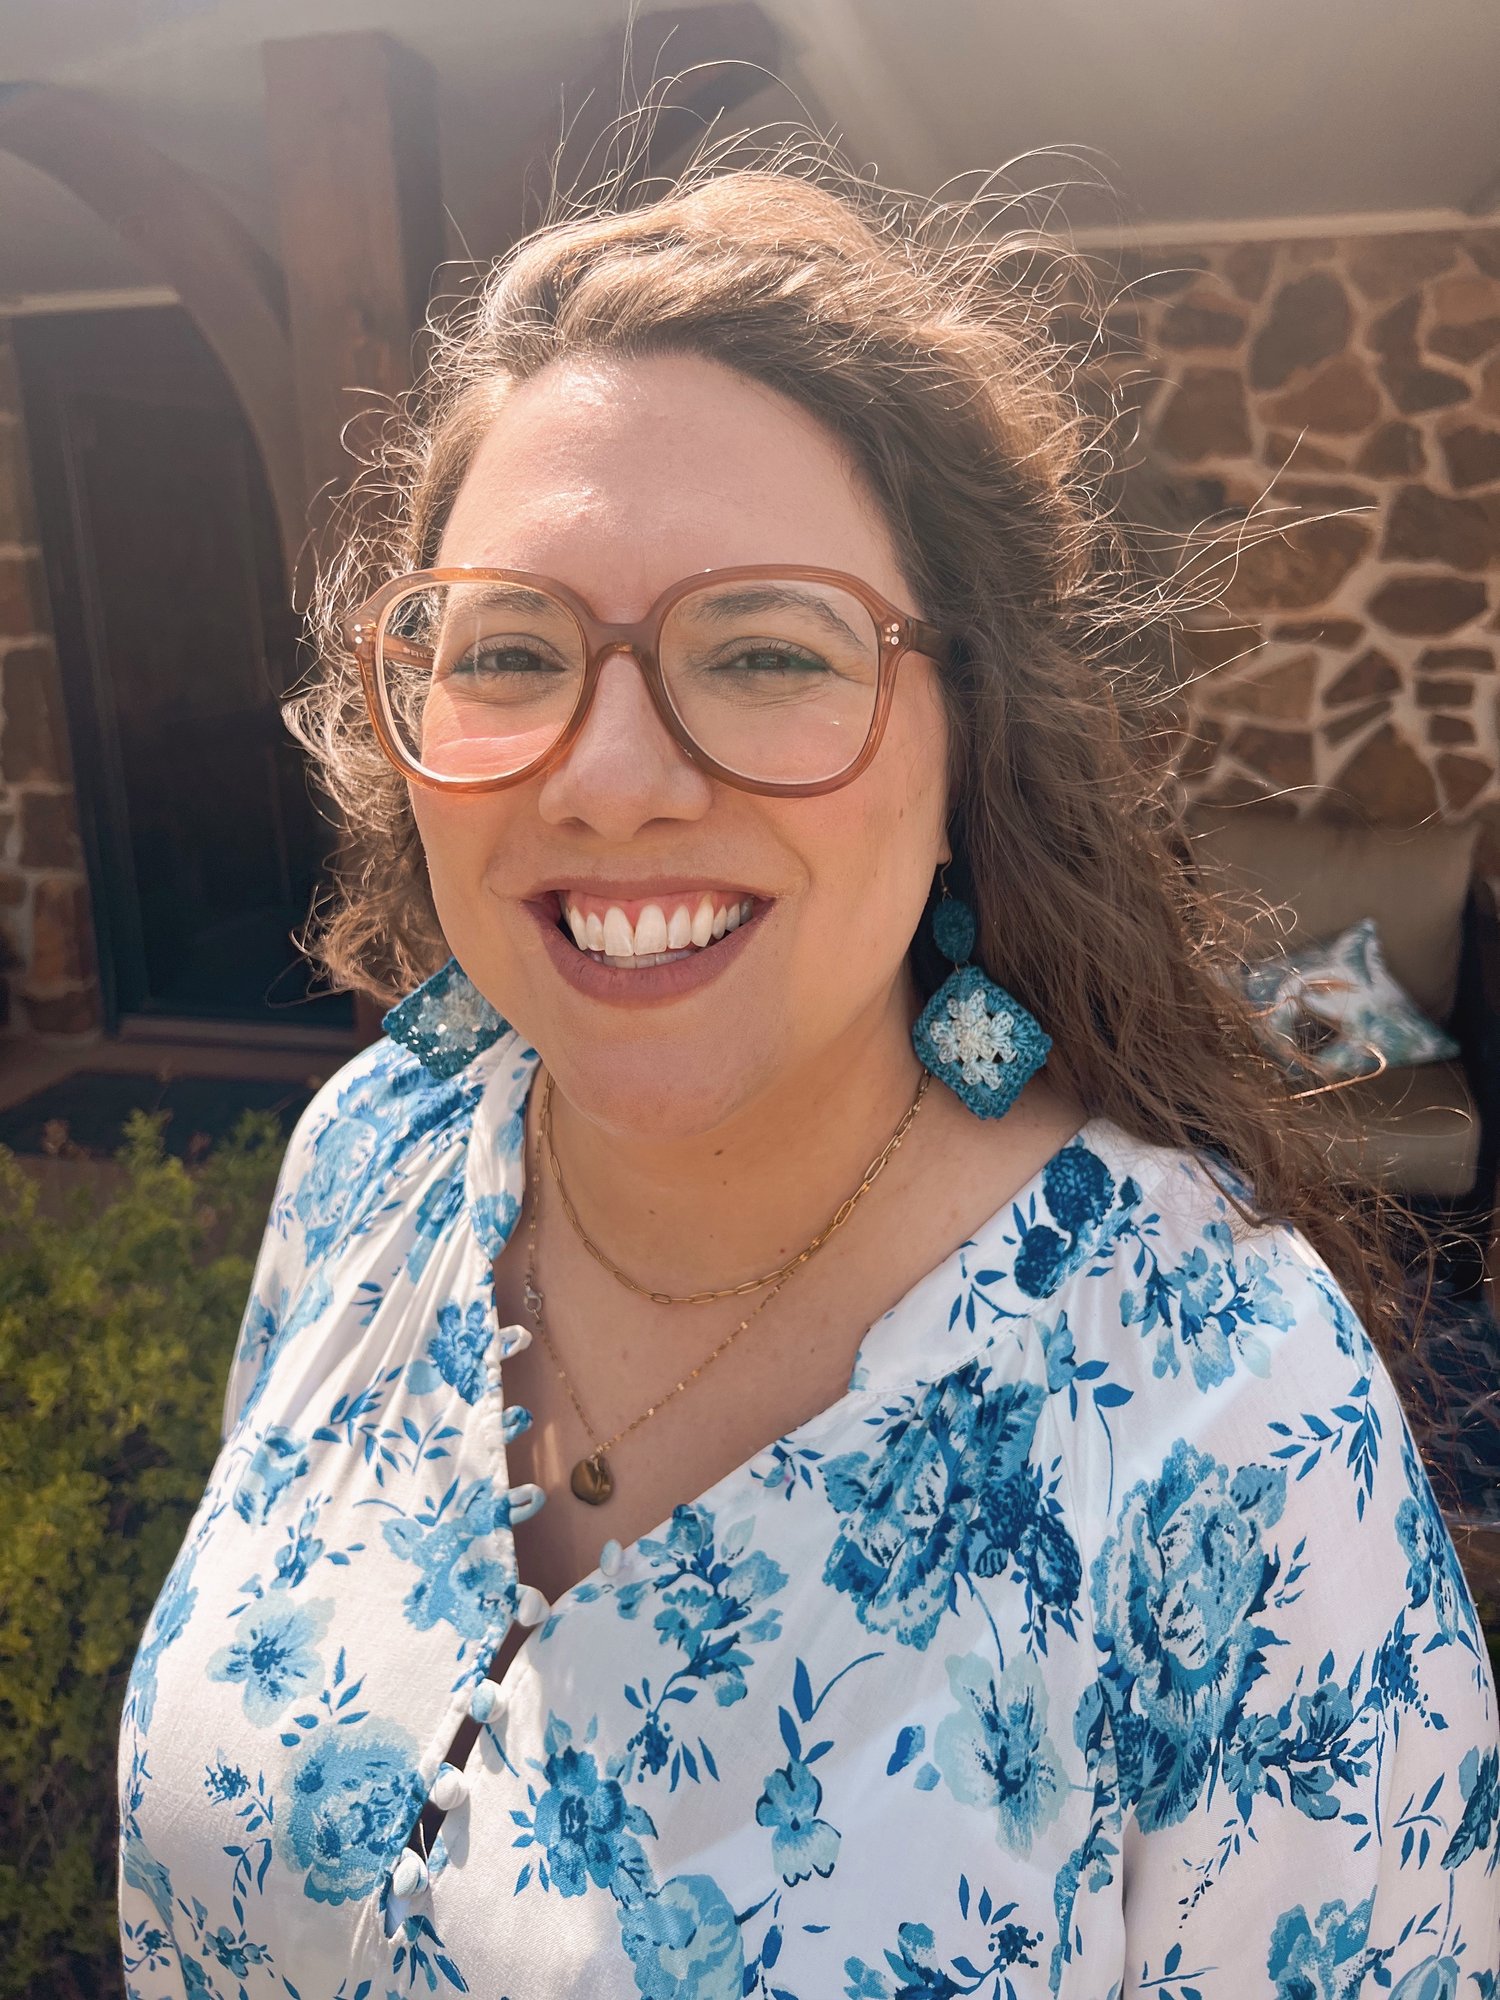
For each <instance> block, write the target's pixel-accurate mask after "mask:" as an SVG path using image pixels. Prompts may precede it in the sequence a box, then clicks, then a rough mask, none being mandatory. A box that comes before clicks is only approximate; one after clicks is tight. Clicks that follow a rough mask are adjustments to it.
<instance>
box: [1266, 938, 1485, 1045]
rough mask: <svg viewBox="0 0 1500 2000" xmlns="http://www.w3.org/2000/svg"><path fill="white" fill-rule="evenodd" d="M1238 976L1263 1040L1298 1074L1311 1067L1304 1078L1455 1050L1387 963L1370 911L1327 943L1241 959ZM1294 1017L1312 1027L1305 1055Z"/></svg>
mask: <svg viewBox="0 0 1500 2000" xmlns="http://www.w3.org/2000/svg"><path fill="white" fill-rule="evenodd" d="M1243 980H1244V988H1245V994H1246V997H1247V998H1248V999H1249V1001H1250V1003H1251V1005H1252V1006H1253V1007H1254V1008H1255V1010H1256V1012H1257V1014H1258V1015H1259V1016H1260V1021H1259V1032H1260V1035H1261V1038H1262V1040H1263V1041H1264V1043H1265V1045H1266V1048H1267V1049H1268V1051H1269V1052H1270V1054H1271V1055H1273V1056H1275V1058H1276V1059H1277V1061H1278V1062H1281V1063H1284V1064H1285V1065H1286V1066H1287V1067H1288V1068H1289V1069H1292V1070H1294V1071H1296V1072H1297V1073H1298V1074H1299V1075H1300V1074H1301V1073H1302V1072H1303V1071H1304V1070H1305V1069H1310V1070H1311V1071H1312V1072H1314V1074H1313V1075H1312V1076H1311V1077H1310V1079H1309V1080H1310V1081H1314V1082H1316V1081H1317V1080H1319V1078H1324V1079H1326V1078H1329V1077H1354V1076H1363V1075H1364V1073H1365V1072H1366V1071H1367V1070H1369V1069H1371V1068H1373V1067H1374V1066H1375V1059H1376V1057H1377V1056H1384V1058H1385V1060H1386V1062H1387V1063H1388V1064H1389V1065H1390V1067H1391V1068H1392V1069H1399V1068H1402V1067H1405V1066H1407V1065H1411V1064H1415V1063H1429V1062H1442V1061H1444V1060H1446V1059H1448V1058H1450V1057H1453V1056H1456V1055H1457V1054H1458V1053H1459V1048H1458V1044H1457V1042H1455V1041H1454V1039H1453V1037H1452V1036H1451V1035H1449V1034H1445V1033H1444V1031H1443V1030H1442V1029H1441V1028H1439V1027H1437V1026H1436V1025H1435V1023H1433V1022H1432V1021H1429V1020H1428V1018H1427V1016H1426V1015H1425V1014H1424V1013H1423V1012H1422V1010H1421V1008H1420V1007H1418V1006H1417V1005H1416V1003H1415V1002H1414V1001H1413V1000H1412V999H1411V998H1410V996H1409V995H1408V994H1406V993H1404V992H1403V991H1402V990H1401V988H1400V987H1399V986H1398V985H1397V984H1396V982H1395V980H1394V979H1392V977H1391V975H1390V973H1389V972H1388V971H1387V970H1386V965H1385V960H1384V958H1383V957H1382V955H1381V949H1380V936H1379V932H1378V930H1377V928H1376V925H1375V922H1374V920H1373V919H1372V918H1370V917H1366V918H1365V919H1364V920H1363V922H1361V923H1357V924H1351V925H1350V927H1349V929H1348V930H1346V931H1344V932H1342V933H1341V935H1340V936H1338V937H1336V938H1331V939H1329V940H1328V942H1327V943H1324V944H1308V945H1303V946H1301V948H1300V949H1299V950H1297V951H1293V952H1289V953H1287V955H1286V956H1285V957H1284V958H1283V957H1276V958H1270V959H1262V960H1261V961H1259V963H1257V964H1255V965H1250V966H1246V967H1245V968H1244V972H1243ZM1306 1016H1311V1017H1312V1020H1311V1022H1310V1023H1309V1022H1306V1020H1305V1017H1306ZM1299 1023H1300V1024H1302V1025H1303V1026H1312V1027H1314V1028H1316V1029H1317V1030H1318V1039H1317V1040H1316V1041H1315V1042H1310V1043H1309V1044H1308V1045H1307V1050H1306V1053H1305V1055H1304V1053H1303V1049H1302V1046H1301V1039H1300V1036H1299V1032H1298V1030H1299Z"/></svg>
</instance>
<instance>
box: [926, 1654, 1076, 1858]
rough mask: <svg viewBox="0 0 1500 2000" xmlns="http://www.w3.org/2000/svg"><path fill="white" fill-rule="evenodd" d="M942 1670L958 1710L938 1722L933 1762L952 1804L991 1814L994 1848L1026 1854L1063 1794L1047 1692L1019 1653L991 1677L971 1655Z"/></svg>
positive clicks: (1059, 1805)
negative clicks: (1049, 1729)
mask: <svg viewBox="0 0 1500 2000" xmlns="http://www.w3.org/2000/svg"><path fill="white" fill-rule="evenodd" d="M947 1667H948V1685H949V1687H950V1688H951V1689H952V1690H953V1694H954V1697H955V1699H956V1700H957V1702H958V1709H957V1711H956V1713H954V1714H952V1715H947V1716H944V1718H943V1720H942V1721H941V1722H940V1723H939V1724H938V1727H937V1734H936V1735H935V1737H934V1738H933V1745H932V1755H933V1761H934V1763H935V1764H936V1765H937V1767H938V1769H939V1771H941V1773H942V1774H943V1777H944V1778H945V1779H946V1781H947V1784H948V1789H949V1790H950V1791H951V1792H952V1794H953V1796H954V1797H955V1798H956V1799H959V1800H961V1801H962V1803H963V1804H964V1805H968V1806H978V1807H979V1808H980V1810H981V1811H982V1812H986V1813H992V1814H993V1815H994V1816H995V1838H996V1840H997V1841H999V1843H1000V1844H1001V1846H1003V1847H1008V1848H1010V1849H1011V1850H1012V1852H1014V1853H1017V1854H1029V1853H1030V1852H1031V1843H1032V1841H1033V1840H1034V1838H1035V1837H1036V1835H1037V1834H1038V1833H1040V1832H1041V1830H1042V1829H1043V1828H1044V1827H1048V1826H1050V1825H1051V1824H1052V1822H1053V1820H1055V1819H1056V1818H1057V1815H1058V1813H1059V1812H1060V1811H1061V1810H1062V1805H1063V1800H1064V1797H1065V1796H1066V1794H1067V1789H1068V1786H1067V1780H1066V1779H1065V1778H1064V1776H1063V1770H1062V1766H1061V1764H1060V1763H1059V1762H1058V1759H1057V1752H1056V1750H1055V1749H1054V1747H1053V1744H1052V1739H1051V1738H1050V1737H1049V1735H1048V1734H1047V1691H1046V1689H1045V1688H1044V1687H1043V1685H1042V1682H1041V1680H1040V1678H1039V1676H1038V1673H1037V1669H1036V1666H1035V1664H1034V1663H1033V1662H1032V1661H1031V1660H1029V1659H1027V1658H1026V1657H1025V1656H1024V1655H1023V1656H1022V1657H1021V1658H1019V1659H1017V1660H1015V1661H1014V1662H1013V1663H1012V1664H1011V1665H1010V1666H1009V1667H1007V1668H1006V1669H1005V1670H1004V1671H1003V1672H1002V1673H1001V1675H1000V1677H999V1679H998V1680H997V1679H996V1678H995V1675H994V1673H993V1671H992V1669H991V1668H990V1667H989V1666H988V1665H987V1664H986V1663H985V1661H983V1660H982V1659H980V1658H979V1656H978V1654H976V1653H965V1654H963V1655H961V1656H959V1657H956V1658H953V1659H950V1660H949V1661H948V1662H947Z"/></svg>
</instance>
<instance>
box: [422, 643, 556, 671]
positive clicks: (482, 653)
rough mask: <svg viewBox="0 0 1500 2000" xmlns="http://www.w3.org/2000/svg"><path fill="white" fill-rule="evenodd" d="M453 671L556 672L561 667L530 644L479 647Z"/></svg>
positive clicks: (452, 669)
mask: <svg viewBox="0 0 1500 2000" xmlns="http://www.w3.org/2000/svg"><path fill="white" fill-rule="evenodd" d="M448 671H449V673H450V674H472V675H480V674H505V675H509V676H512V677H514V676H517V675H522V674H527V675H536V674H556V673H560V672H561V671H562V669H561V668H560V667H559V666H558V664H557V662H556V661H555V660H552V659H549V658H548V657H547V655H546V654H545V653H539V652H537V651H536V650H535V649H534V648H533V647H530V646H476V647H474V648H473V649H472V650H471V651H470V652H467V653H464V654H462V655H461V656H460V657H459V658H458V659H456V660H455V661H454V662H453V665H452V666H451V667H450V668H449V669H448Z"/></svg>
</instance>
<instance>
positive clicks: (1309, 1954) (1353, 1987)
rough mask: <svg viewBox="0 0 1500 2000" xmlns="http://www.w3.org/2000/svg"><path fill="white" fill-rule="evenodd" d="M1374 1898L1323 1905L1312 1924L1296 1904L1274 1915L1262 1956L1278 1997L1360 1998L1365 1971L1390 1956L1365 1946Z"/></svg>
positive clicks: (1294, 1999) (1303, 1999) (1296, 1999)
mask: <svg viewBox="0 0 1500 2000" xmlns="http://www.w3.org/2000/svg"><path fill="white" fill-rule="evenodd" d="M1374 1901H1375V1899H1374V1897H1373V1896H1366V1898H1365V1900H1364V1901H1363V1902H1362V1903H1356V1904H1355V1906H1354V1908H1353V1909H1352V1910H1351V1909H1348V1908H1346V1907H1345V1905H1344V1904H1343V1902H1341V1901H1338V1902H1332V1903H1325V1904H1324V1905H1323V1907H1322V1908H1321V1909H1320V1910H1319V1911H1318V1915H1317V1921H1316V1922H1313V1921H1311V1920H1310V1919H1309V1918H1308V1914H1307V1911H1306V1910H1305V1909H1304V1908H1303V1907H1302V1905H1301V1904H1300V1903H1299V1904H1298V1905H1297V1906H1296V1908H1295V1909H1291V1910H1287V1911H1285V1912H1284V1913H1283V1914H1282V1915H1281V1916H1279V1917H1278V1918H1277V1919H1276V1928H1275V1929H1274V1930H1273V1931H1272V1933H1271V1948H1270V1951H1269V1952H1268V1954H1267V1956H1266V1971H1267V1972H1268V1973H1270V1975H1271V1978H1272V1979H1273V1980H1274V1982H1275V1996H1276V2000H1358V1995H1359V1994H1360V1993H1361V1992H1362V1991H1363V1990H1364V1984H1365V1975H1366V1973H1368V1972H1369V1971H1370V1970H1371V1968H1372V1967H1374V1966H1377V1965H1379V1964H1381V1963H1382V1962H1383V1961H1384V1960H1385V1959H1387V1958H1389V1957H1390V1953H1389V1952H1388V1951H1373V1950H1367V1949H1366V1940H1367V1939H1368V1937H1369V1935H1370V1912H1371V1910H1372V1909H1373V1907H1374Z"/></svg>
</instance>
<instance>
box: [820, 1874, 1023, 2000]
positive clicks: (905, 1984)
mask: <svg viewBox="0 0 1500 2000" xmlns="http://www.w3.org/2000/svg"><path fill="white" fill-rule="evenodd" d="M967 1896H968V1885H967V1880H965V1881H964V1883H963V1886H962V1887H961V1889H960V1897H961V1899H962V1903H963V1906H964V1907H965V1909H966V1908H967ZM983 1907H984V1909H985V1910H987V1911H989V1908H990V1905H989V1897H988V1895H986V1896H985V1898H984V1903H983ZM1014 1908H1015V1904H1014V1903H1009V1904H1007V1905H1006V1906H1005V1913H1008V1912H1009V1911H1010V1910H1013V1909H1014ZM1002 1914H1003V1913H1002V1912H1001V1911H999V1910H995V1911H991V1912H990V1916H989V1918H988V1919H987V1921H989V1923H990V1930H989V1942H988V1950H989V1961H990V1962H989V1964H988V1965H985V1966H976V1965H975V1964H974V1963H973V1961H972V1959H969V1958H967V1957H963V1958H959V1959H957V1960H956V1961H955V1962H954V1963H953V1964H952V1965H951V1966H945V1965H944V1964H943V1962H942V1960H941V1959H940V1958H939V1956H938V1953H937V1940H936V1938H935V1937H934V1935H933V1930H932V1926H931V1924H921V1923H904V1924H898V1925H897V1926H896V1947H895V1949H894V1951H887V1952H886V1954H885V1962H886V1964H887V1965H888V1966H889V1967H890V1969H891V1972H892V1973H893V1974H894V1975H895V1978H896V1981H897V1983H896V1985H895V1986H894V1987H892V1986H891V1985H890V1983H889V1981H888V1980H887V1979H886V1977H885V1976H884V1975H883V1974H882V1973H880V1972H877V1971H876V1969H875V1967H874V1966H872V1965H866V1963H865V1962H864V1960H863V1959H862V1958H846V1959H845V1960H844V1972H845V1974H846V1976H847V1978H848V1981H849V1983H848V1985H847V1986H846V1987H845V1988H844V1992H845V1993H846V1994H847V1995H848V1996H849V2000H959V1996H960V1995H961V1994H971V1993H978V1992H979V1991H980V1990H981V1988H985V1990H987V1991H988V1992H992V1993H995V1994H997V1995H998V1994H1014V1992H1015V1987H1014V1985H1013V1984H1012V1983H1011V1982H1010V1981H1009V1980H1007V1981H1006V1982H1005V1984H1004V1985H1003V1986H1002V1985H1001V1984H1000V1983H999V1978H998V1975H1000V1974H1003V1973H1004V1972H1006V1971H1007V1970H1008V1968H1009V1967H1011V1966H1013V1965H1035V1964H1036V1960H1035V1959H1034V1958H1033V1957H1032V1956H1031V1952H1032V1950H1033V1949H1034V1947H1035V1946H1036V1945H1037V1944H1039V1943H1040V1942H1041V1933H1040V1932H1038V1931H1028V1930H1027V1928H1026V1926H1025V1925H1024V1924H1017V1923H1004V1922H1001V1921H998V1919H999V1918H1000V1917H1001V1915H1002ZM992 1977H994V1978H995V1979H996V1984H995V1985H994V1986H993V1987H987V1988H986V1986H985V1982H986V1981H987V1980H989V1979H990V1978H992Z"/></svg>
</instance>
